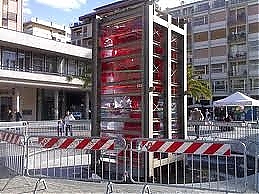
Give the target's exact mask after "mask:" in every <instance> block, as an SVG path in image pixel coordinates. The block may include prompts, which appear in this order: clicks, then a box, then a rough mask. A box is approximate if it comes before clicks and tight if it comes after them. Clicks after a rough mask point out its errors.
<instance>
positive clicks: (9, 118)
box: [7, 109, 13, 122]
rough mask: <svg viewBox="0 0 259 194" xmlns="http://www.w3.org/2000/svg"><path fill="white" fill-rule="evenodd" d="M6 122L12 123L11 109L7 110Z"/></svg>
mask: <svg viewBox="0 0 259 194" xmlns="http://www.w3.org/2000/svg"><path fill="white" fill-rule="evenodd" d="M7 121H9V122H11V121H13V111H12V109H9V110H8V115H7Z"/></svg>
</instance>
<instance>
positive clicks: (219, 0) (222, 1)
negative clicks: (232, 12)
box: [212, 0, 226, 8]
mask: <svg viewBox="0 0 259 194" xmlns="http://www.w3.org/2000/svg"><path fill="white" fill-rule="evenodd" d="M225 3H226V2H225V0H215V1H214V2H213V5H212V7H213V8H219V7H224V6H225Z"/></svg>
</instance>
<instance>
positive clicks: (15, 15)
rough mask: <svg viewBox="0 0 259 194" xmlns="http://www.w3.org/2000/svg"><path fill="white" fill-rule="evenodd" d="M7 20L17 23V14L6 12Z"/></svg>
mask: <svg viewBox="0 0 259 194" xmlns="http://www.w3.org/2000/svg"><path fill="white" fill-rule="evenodd" d="M8 20H12V21H15V22H16V21H17V14H16V13H13V12H8Z"/></svg>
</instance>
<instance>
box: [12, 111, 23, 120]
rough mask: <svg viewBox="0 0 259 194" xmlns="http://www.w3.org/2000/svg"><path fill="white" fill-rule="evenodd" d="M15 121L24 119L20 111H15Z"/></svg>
mask: <svg viewBox="0 0 259 194" xmlns="http://www.w3.org/2000/svg"><path fill="white" fill-rule="evenodd" d="M14 116H15V121H17V122H18V121H22V114H21V113H20V112H19V111H16V110H15V111H14Z"/></svg>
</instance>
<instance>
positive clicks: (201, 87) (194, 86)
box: [187, 65, 212, 100]
mask: <svg viewBox="0 0 259 194" xmlns="http://www.w3.org/2000/svg"><path fill="white" fill-rule="evenodd" d="M187 94H188V95H189V96H191V97H193V98H194V99H195V100H200V99H206V100H210V99H211V98H212V91H211V88H210V83H209V81H208V80H202V79H199V76H198V75H195V74H194V73H193V68H192V66H191V65H188V67H187Z"/></svg>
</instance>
